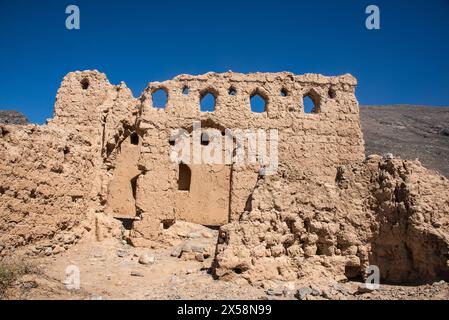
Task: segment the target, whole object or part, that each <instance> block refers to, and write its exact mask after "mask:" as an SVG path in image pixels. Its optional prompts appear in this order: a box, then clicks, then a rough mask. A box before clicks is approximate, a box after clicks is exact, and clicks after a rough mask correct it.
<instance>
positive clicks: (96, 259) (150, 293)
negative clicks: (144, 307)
mask: <svg viewBox="0 0 449 320" xmlns="http://www.w3.org/2000/svg"><path fill="white" fill-rule="evenodd" d="M143 252H147V253H148V252H151V255H152V256H154V257H155V262H154V263H153V264H147V265H144V264H140V263H139V257H140V256H141V255H142V253H143ZM171 252H172V248H162V249H152V250H148V249H139V248H134V247H132V246H129V245H127V244H123V243H121V242H120V241H118V240H115V239H109V240H106V241H103V242H91V241H82V242H81V243H79V244H78V245H77V246H75V247H73V248H71V249H69V250H67V251H66V252H64V253H62V254H59V255H56V256H50V257H45V258H34V259H28V262H30V263H32V264H33V265H35V266H36V267H37V269H38V270H39V271H38V272H37V273H33V274H27V275H24V276H21V277H20V278H19V279H18V280H17V281H16V282H15V284H14V286H13V288H12V289H10V290H9V291H8V292H7V296H6V297H7V298H8V299H32V300H36V299H86V300H89V299H93V300H95V299H174V300H176V299H187V300H190V299H230V300H245V299H256V300H272V299H292V300H297V299H301V300H311V299H332V300H340V299H341V300H347V299H380V300H385V299H400V300H401V299H449V286H448V283H446V282H444V281H441V282H438V283H434V284H427V285H421V286H391V285H381V286H380V288H379V289H378V290H375V291H372V292H363V291H362V290H360V289H359V287H360V286H361V284H360V283H357V282H345V283H328V284H327V285H323V284H321V285H315V286H314V285H313V284H311V285H310V286H301V287H295V286H292V285H291V284H288V283H277V285H272V286H271V287H270V286H267V285H265V287H264V286H263V285H262V286H252V285H250V284H248V283H247V282H246V281H234V282H227V281H219V280H214V279H213V277H212V275H211V274H210V270H209V266H210V264H211V261H212V258H209V259H207V260H206V261H204V262H198V261H193V260H183V259H180V258H178V257H173V256H172V255H171ZM70 265H75V266H77V267H78V268H79V270H80V289H79V290H68V289H67V288H66V285H65V284H64V283H67V282H66V279H67V278H66V268H67V267H68V266H70ZM310 288H312V289H310Z"/></svg>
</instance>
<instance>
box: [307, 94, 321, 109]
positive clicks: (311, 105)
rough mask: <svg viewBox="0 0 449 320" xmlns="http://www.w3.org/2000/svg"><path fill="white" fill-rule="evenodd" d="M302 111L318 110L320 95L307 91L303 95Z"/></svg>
mask: <svg viewBox="0 0 449 320" xmlns="http://www.w3.org/2000/svg"><path fill="white" fill-rule="evenodd" d="M303 104H304V113H319V112H320V97H319V95H318V94H316V93H315V92H314V91H311V92H309V93H307V94H306V95H305V96H304V97H303Z"/></svg>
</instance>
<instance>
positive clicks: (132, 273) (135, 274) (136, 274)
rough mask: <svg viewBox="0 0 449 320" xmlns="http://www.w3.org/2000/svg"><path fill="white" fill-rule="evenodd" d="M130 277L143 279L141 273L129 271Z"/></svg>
mask: <svg viewBox="0 0 449 320" xmlns="http://www.w3.org/2000/svg"><path fill="white" fill-rule="evenodd" d="M131 276H133V277H144V275H143V273H142V272H139V271H131Z"/></svg>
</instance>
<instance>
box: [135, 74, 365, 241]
mask: <svg viewBox="0 0 449 320" xmlns="http://www.w3.org/2000/svg"><path fill="white" fill-rule="evenodd" d="M355 85H356V80H355V79H354V78H353V77H352V76H350V75H344V76H340V77H324V76H321V75H315V74H308V75H301V76H297V75H293V74H291V73H288V72H283V73H272V74H270V73H255V74H239V73H232V72H228V73H223V74H217V73H208V74H205V75H200V76H190V75H180V76H177V77H175V78H174V79H172V80H168V81H165V82H162V83H159V82H155V83H150V84H149V86H148V87H147V89H145V91H144V93H143V94H142V96H141V101H142V115H141V118H140V121H139V130H141V131H142V132H143V144H142V148H141V157H140V160H139V164H138V166H139V168H140V169H141V171H142V174H141V175H140V176H139V178H138V181H137V197H136V205H137V207H138V210H139V212H140V213H141V217H142V220H140V221H136V222H135V223H134V230H135V231H136V232H135V234H134V236H135V237H141V236H143V237H147V238H149V239H151V238H155V237H157V234H158V232H159V231H158V230H160V224H161V221H167V220H173V219H180V218H182V217H186V216H187V217H188V216H192V217H193V216H198V217H200V216H201V215H204V217H203V218H202V219H201V220H198V222H200V223H203V224H208V221H209V222H210V221H212V219H209V220H208V219H207V216H208V215H209V216H213V215H214V214H213V213H207V210H204V209H205V207H204V206H202V205H200V203H201V202H197V204H198V205H197V206H195V205H194V206H187V204H186V203H185V202H182V201H179V200H177V199H178V198H179V194H180V193H181V194H182V193H183V191H182V190H178V177H179V165H178V164H177V163H174V162H173V161H171V160H170V157H169V155H170V150H171V145H170V139H171V136H172V132H173V130H176V129H185V130H188V131H189V132H190V131H191V128H192V126H193V122H194V121H199V122H201V127H202V128H214V129H218V130H220V131H221V132H222V133H223V134H224V131H225V129H226V128H227V129H231V130H234V129H242V130H246V129H253V130H257V129H262V130H265V131H266V132H268V130H270V129H277V130H278V137H279V146H278V151H279V160H278V161H279V163H281V164H282V169H281V170H280V171H279V172H278V173H277V174H279V175H281V176H284V177H285V179H287V180H301V179H304V178H308V179H312V180H314V181H321V182H323V183H325V182H329V181H332V180H333V179H334V177H335V173H336V168H337V166H338V165H341V164H347V163H353V162H357V161H361V160H362V159H363V158H364V146H363V138H362V134H361V130H360V124H359V114H358V111H359V110H358V104H357V101H356V99H355V95H354V90H355ZM158 90H163V91H164V92H165V93H166V94H167V103H166V106H165V108H156V107H155V106H154V103H153V99H152V98H153V93H154V92H156V91H158ZM207 94H211V95H213V96H214V98H215V108H214V110H213V111H211V112H202V111H201V110H200V105H201V99H202V97H204V96H205V95H207ZM254 95H259V96H261V97H262V98H263V99H264V100H265V103H266V106H265V111H264V112H253V111H252V110H251V106H250V99H251V97H252V96H254ZM305 96H309V97H311V98H312V100H313V101H314V102H315V111H316V112H315V113H311V114H307V113H306V112H305V109H304V104H303V98H304V97H305ZM267 139H269V138H268V137H267ZM268 142H269V141H268ZM244 144H245V148H248V146H247V142H244ZM260 168H261V166H260V163H256V164H254V165H251V164H248V163H245V165H243V166H237V165H233V166H232V169H231V172H230V179H231V181H230V194H229V209H228V211H229V221H233V220H238V219H239V217H240V215H241V214H242V212H243V211H244V210H245V208H246V207H247V206H248V205H251V203H250V201H249V198H250V195H251V193H252V191H253V189H254V187H255V185H256V183H257V181H258V179H259V178H260V177H259V176H260V174H259V169H260ZM204 188H205V186H204ZM205 189H206V188H205ZM183 196H184V194H182V195H181V197H183ZM217 201H219V199H217ZM190 208H191V209H190ZM188 209H190V210H191V212H185V210H188ZM183 210H184V211H183ZM209 224H212V223H209ZM149 230H152V232H149Z"/></svg>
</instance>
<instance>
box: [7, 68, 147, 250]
mask: <svg viewBox="0 0 449 320" xmlns="http://www.w3.org/2000/svg"><path fill="white" fill-rule="evenodd" d="M138 111H139V103H138V102H137V100H136V99H134V98H133V97H132V94H131V92H130V90H129V89H127V88H126V86H125V85H124V84H121V85H119V86H113V85H111V84H110V83H109V82H108V80H107V79H106V76H105V75H104V74H102V73H99V72H98V71H83V72H72V73H69V74H67V75H66V76H65V77H64V79H63V81H62V83H61V87H60V89H59V90H58V93H57V97H56V103H55V110H54V118H53V119H50V120H49V121H48V124H46V125H43V126H36V125H29V126H2V127H1V129H0V154H1V159H0V200H1V201H0V206H1V210H0V212H1V215H0V219H1V220H2V223H1V226H0V228H1V232H0V234H1V236H0V254H1V255H6V254H8V253H10V252H11V250H13V249H14V248H17V247H21V246H24V245H27V244H31V243H36V245H35V247H33V248H32V249H31V252H30V253H35V254H41V253H44V254H52V253H58V252H60V251H61V250H65V249H66V247H68V246H69V245H71V244H73V243H74V242H76V241H77V240H78V239H79V238H80V237H81V236H82V234H83V233H84V232H86V231H91V230H94V231H96V232H97V233H98V230H100V229H102V230H103V231H102V232H100V233H103V234H104V232H110V231H111V230H112V229H113V228H115V226H114V224H113V223H111V222H110V220H108V219H107V217H106V216H104V215H103V212H104V207H105V202H106V198H107V190H108V187H109V182H110V180H111V177H112V176H113V172H114V169H115V167H114V166H113V165H111V164H110V163H109V165H108V162H107V161H106V160H105V159H109V160H110V159H112V158H113V157H114V154H115V153H114V146H115V144H116V142H117V141H119V140H120V138H121V137H122V136H123V134H125V132H127V130H128V131H129V130H134V129H135V119H136V116H137V114H138ZM108 157H109V158H108ZM114 232H115V233H117V230H115V231H114Z"/></svg>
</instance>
